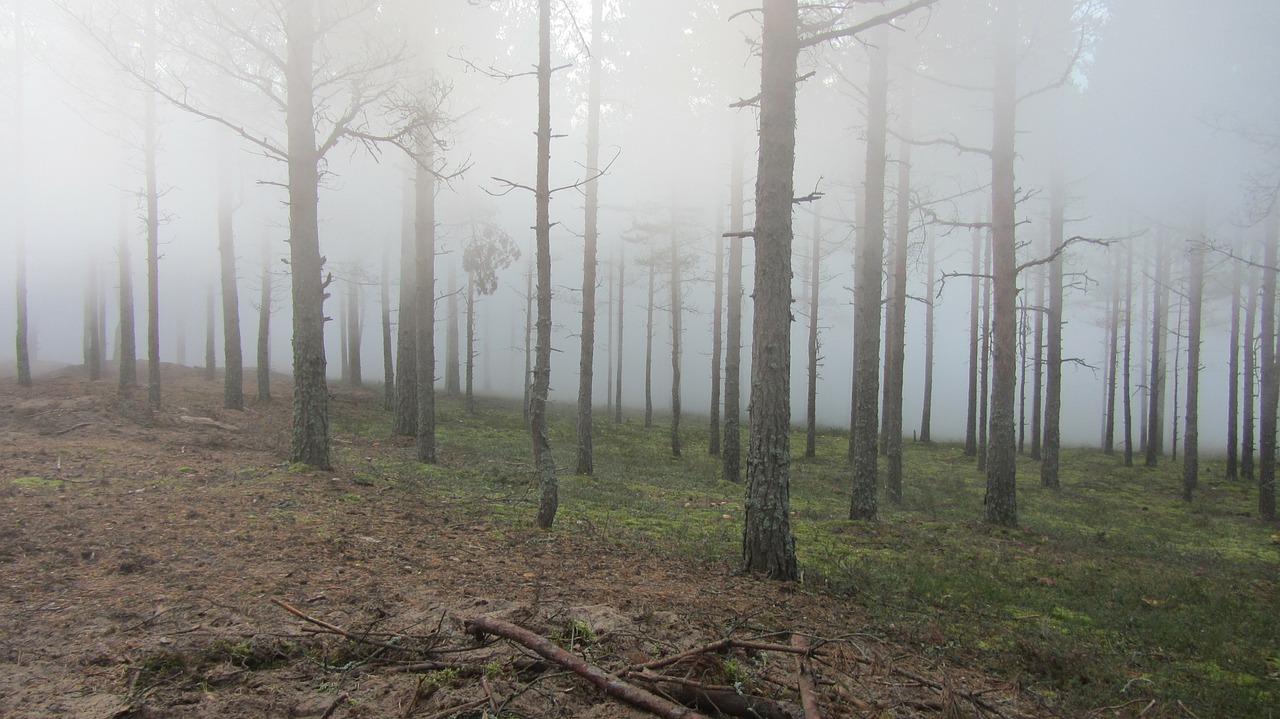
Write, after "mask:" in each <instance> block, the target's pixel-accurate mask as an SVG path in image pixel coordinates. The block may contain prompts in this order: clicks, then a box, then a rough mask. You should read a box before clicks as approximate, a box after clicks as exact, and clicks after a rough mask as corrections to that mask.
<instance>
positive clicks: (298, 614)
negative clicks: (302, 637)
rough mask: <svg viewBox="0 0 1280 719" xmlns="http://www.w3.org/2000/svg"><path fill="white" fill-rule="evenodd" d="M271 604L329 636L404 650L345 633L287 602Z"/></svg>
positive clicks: (345, 631)
mask: <svg viewBox="0 0 1280 719" xmlns="http://www.w3.org/2000/svg"><path fill="white" fill-rule="evenodd" d="M271 603H272V604H274V605H276V606H277V607H280V608H281V609H283V610H285V611H286V612H288V613H290V614H292V615H294V616H295V617H298V618H300V619H302V620H303V621H307V622H310V623H312V624H314V625H316V626H317V627H320V628H321V629H323V630H324V631H326V632H328V633H329V634H337V635H338V636H340V637H346V638H347V639H350V640H351V641H353V642H360V643H361V644H369V645H372V646H375V647H382V648H383V649H395V650H396V651H404V649H405V648H404V647H402V646H400V645H398V644H392V643H390V642H382V641H378V640H377V639H370V638H369V637H362V636H360V635H359V634H353V633H351V632H349V631H347V630H345V629H343V628H342V627H339V626H335V625H333V624H330V623H328V622H326V621H324V620H322V619H316V618H315V617H313V616H311V615H310V614H307V613H306V612H304V611H302V610H301V609H298V608H297V607H293V606H290V605H289V604H288V603H287V602H283V601H281V600H279V599H276V598H274V597H273V598H272V599H271Z"/></svg>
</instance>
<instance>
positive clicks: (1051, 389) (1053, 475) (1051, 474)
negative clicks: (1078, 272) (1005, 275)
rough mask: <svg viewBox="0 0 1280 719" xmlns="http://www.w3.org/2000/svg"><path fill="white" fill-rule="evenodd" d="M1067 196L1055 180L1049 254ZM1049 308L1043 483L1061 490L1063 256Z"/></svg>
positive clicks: (1053, 266) (1057, 260) (1052, 268)
mask: <svg viewBox="0 0 1280 719" xmlns="http://www.w3.org/2000/svg"><path fill="white" fill-rule="evenodd" d="M1065 204H1066V197H1065V195H1064V192H1063V188H1062V185H1061V181H1060V180H1058V179H1057V178H1054V180H1053V184H1052V187H1051V188H1050V190H1049V251H1050V252H1060V248H1061V247H1062V242H1063V232H1062V230H1063V213H1064V211H1065V209H1066V208H1065V207H1064V205H1065ZM1048 289H1049V306H1048V308H1047V310H1046V312H1045V317H1044V322H1045V330H1046V332H1045V367H1044V370H1045V380H1044V440H1043V442H1042V443H1041V445H1040V484H1041V485H1043V486H1045V487H1049V488H1051V489H1057V488H1058V450H1059V446H1060V441H1059V440H1060V428H1059V420H1060V419H1061V416H1062V255H1061V254H1059V255H1058V256H1057V257H1054V258H1053V260H1052V261H1051V262H1050V263H1049V288H1048Z"/></svg>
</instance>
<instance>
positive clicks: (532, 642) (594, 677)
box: [464, 0, 705, 719]
mask: <svg viewBox="0 0 1280 719" xmlns="http://www.w3.org/2000/svg"><path fill="white" fill-rule="evenodd" d="M543 2H544V3H545V2H547V0H543ZM544 7H545V5H544ZM464 624H465V625H466V630H467V632H468V633H469V634H473V635H475V636H476V637H481V636H483V635H484V634H493V635H495V636H499V637H503V638H504V639H509V640H511V641H513V642H516V643H517V644H521V645H523V646H524V647H526V648H528V649H531V650H533V651H534V652H536V653H537V654H539V655H541V656H542V657H543V658H544V659H547V660H549V661H552V662H555V663H556V664H559V665H560V666H562V667H564V668H565V669H568V670H570V671H572V672H574V673H576V674H578V675H579V676H581V677H583V678H584V679H586V680H587V681H589V682H591V683H592V684H594V685H595V686H596V688H597V689H599V690H600V691H602V692H604V693H605V694H608V695H609V696H611V697H614V698H616V699H621V700H622V701H625V702H627V703H628V704H631V705H632V706H636V707H639V708H641V709H644V710H645V711H648V712H651V713H653V714H656V715H658V716H660V717H664V718H665V719H705V718H704V717H702V715H701V714H698V713H697V712H695V711H694V710H692V709H689V708H688V707H684V706H681V705H679V704H676V703H674V702H672V701H670V700H668V699H663V698H662V697H660V696H657V695H655V694H651V693H649V692H647V691H645V690H644V689H641V688H639V687H636V686H633V685H631V684H628V683H627V682H624V681H622V680H621V679H619V678H617V677H615V676H613V675H612V674H609V673H607V672H605V671H604V670H603V669H600V668H599V667H597V666H595V665H593V664H589V663H587V662H586V661H585V660H584V659H582V658H581V657H579V656H578V655H576V654H572V653H570V652H567V651H565V650H564V649H561V648H560V647H558V646H556V645H555V644H553V643H552V642H551V641H550V640H548V639H546V638H544V637H541V636H538V635H537V634H534V633H533V632H531V631H529V630H527V629H524V628H523V627H518V626H516V625H514V624H510V623H508V622H504V621H502V620H501V619H494V618H493V617H474V618H472V619H468V620H466V621H465V622H464Z"/></svg>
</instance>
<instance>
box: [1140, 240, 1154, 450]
mask: <svg viewBox="0 0 1280 719" xmlns="http://www.w3.org/2000/svg"><path fill="white" fill-rule="evenodd" d="M1148 255H1150V247H1149V246H1148V247H1146V248H1145V249H1144V250H1143V253H1142V266H1143V267H1144V268H1145V267H1146V266H1147V264H1148V262H1147V258H1148ZM1152 284H1153V283H1151V282H1144V283H1143V285H1142V310H1141V313H1140V314H1139V315H1138V320H1139V327H1141V322H1144V321H1146V318H1147V317H1148V316H1149V313H1150V312H1151V294H1152V292H1151V290H1152V289H1153V288H1152ZM1138 337H1139V338H1140V347H1139V351H1138V372H1139V374H1138V447H1139V448H1140V450H1141V452H1142V454H1143V457H1146V453H1147V437H1148V430H1147V415H1148V412H1147V406H1148V403H1149V402H1150V400H1151V386H1150V382H1149V377H1148V376H1147V372H1148V369H1149V368H1148V366H1147V363H1146V360H1145V358H1147V357H1149V356H1150V355H1151V352H1150V349H1149V348H1148V347H1147V344H1148V342H1150V339H1151V337H1150V335H1148V334H1147V333H1146V332H1139V333H1138Z"/></svg>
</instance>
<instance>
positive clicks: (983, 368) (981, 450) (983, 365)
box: [977, 245, 993, 473]
mask: <svg viewBox="0 0 1280 719" xmlns="http://www.w3.org/2000/svg"><path fill="white" fill-rule="evenodd" d="M991 250H992V247H991V245H987V252H986V257H984V258H983V265H982V273H983V274H984V275H986V278H984V279H983V281H982V346H981V348H980V349H979V351H980V352H981V353H982V356H981V357H980V358H979V360H978V458H977V459H978V472H979V473H982V472H986V471H987V450H988V448H989V447H990V443H989V441H988V439H989V437H988V430H989V429H990V427H991V423H990V408H991V331H992V329H993V325H992V323H991V284H992V283H991V279H990V277H991V271H992V262H991Z"/></svg>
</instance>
